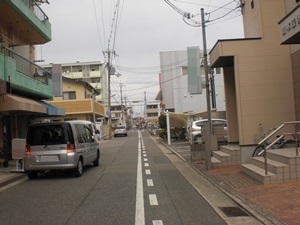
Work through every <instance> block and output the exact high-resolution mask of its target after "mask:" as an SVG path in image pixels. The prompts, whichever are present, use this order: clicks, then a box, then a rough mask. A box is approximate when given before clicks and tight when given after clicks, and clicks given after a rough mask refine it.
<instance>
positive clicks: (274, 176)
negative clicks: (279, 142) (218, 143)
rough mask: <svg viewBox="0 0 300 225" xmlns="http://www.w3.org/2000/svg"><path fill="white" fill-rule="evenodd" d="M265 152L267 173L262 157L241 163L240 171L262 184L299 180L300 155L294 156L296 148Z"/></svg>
mask: <svg viewBox="0 0 300 225" xmlns="http://www.w3.org/2000/svg"><path fill="white" fill-rule="evenodd" d="M299 151H300V149H299ZM267 153H268V154H267V171H268V173H267V175H266V172H265V162H264V157H253V158H252V159H251V162H250V163H248V164H242V166H241V170H242V172H244V173H246V174H247V175H249V176H251V177H253V178H254V179H255V180H257V181H259V182H260V183H262V184H271V183H280V182H290V181H296V180H300V156H296V148H285V149H272V150H269V151H268V152H267Z"/></svg>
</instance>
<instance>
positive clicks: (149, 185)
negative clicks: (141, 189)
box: [147, 179, 154, 187]
mask: <svg viewBox="0 0 300 225" xmlns="http://www.w3.org/2000/svg"><path fill="white" fill-rule="evenodd" d="M147 186H148V187H152V186H154V183H153V180H152V179H147Z"/></svg>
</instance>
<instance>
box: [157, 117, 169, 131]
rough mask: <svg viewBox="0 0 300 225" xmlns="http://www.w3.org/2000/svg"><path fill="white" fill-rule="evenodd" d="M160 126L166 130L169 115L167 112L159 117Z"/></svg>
mask: <svg viewBox="0 0 300 225" xmlns="http://www.w3.org/2000/svg"><path fill="white" fill-rule="evenodd" d="M158 122H159V128H161V129H164V130H166V129H167V117H166V115H165V114H161V115H160V116H159V117H158Z"/></svg>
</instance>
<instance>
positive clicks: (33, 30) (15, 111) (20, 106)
mask: <svg viewBox="0 0 300 225" xmlns="http://www.w3.org/2000/svg"><path fill="white" fill-rule="evenodd" d="M0 9H1V13H0V45H1V46H0V151H2V150H3V149H5V150H7V149H8V150H9V151H11V140H12V139H13V138H25V137H26V130H27V126H28V125H29V124H30V122H31V120H32V119H33V118H35V117H38V116H43V115H49V114H51V113H54V114H55V113H58V111H56V112H55V110H53V109H54V107H53V108H52V109H51V107H50V106H49V105H47V104H45V103H44V102H42V100H44V99H51V98H52V95H53V94H52V77H51V74H50V73H49V72H47V71H46V70H44V69H43V68H41V67H39V66H38V65H37V64H35V63H34V60H35V46H36V45H42V44H45V43H47V42H49V41H51V24H50V22H49V18H48V16H47V15H46V14H45V13H44V12H43V10H42V9H41V5H38V4H37V3H36V2H35V1H32V0H26V1H24V0H3V1H0ZM50 111H51V112H50Z"/></svg>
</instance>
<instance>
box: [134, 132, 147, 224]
mask: <svg viewBox="0 0 300 225" xmlns="http://www.w3.org/2000/svg"><path fill="white" fill-rule="evenodd" d="M144 207H145V206H144V189H143V173H142V154H141V134H140V132H139V143H138V162H137V176H136V203H135V225H144V224H145V209H144Z"/></svg>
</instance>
